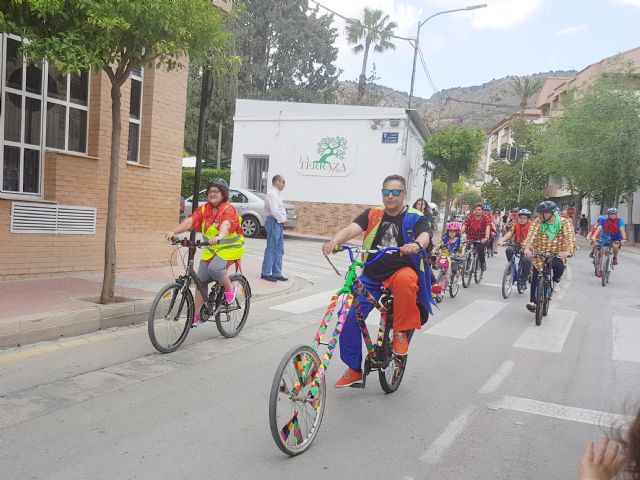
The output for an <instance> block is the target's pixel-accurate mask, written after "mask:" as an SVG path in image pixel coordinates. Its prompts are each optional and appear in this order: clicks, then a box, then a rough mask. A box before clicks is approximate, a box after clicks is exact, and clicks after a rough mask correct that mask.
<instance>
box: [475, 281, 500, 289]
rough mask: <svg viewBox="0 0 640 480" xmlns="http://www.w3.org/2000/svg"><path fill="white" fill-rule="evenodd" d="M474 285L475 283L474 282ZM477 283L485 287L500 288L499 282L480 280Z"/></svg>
mask: <svg viewBox="0 0 640 480" xmlns="http://www.w3.org/2000/svg"><path fill="white" fill-rule="evenodd" d="M474 285H475V284H474ZM478 285H480V286H485V287H497V288H502V284H499V283H488V282H480V283H479V284H478Z"/></svg>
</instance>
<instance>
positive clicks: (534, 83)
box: [510, 76, 545, 119]
mask: <svg viewBox="0 0 640 480" xmlns="http://www.w3.org/2000/svg"><path fill="white" fill-rule="evenodd" d="M544 82H545V80H544V79H542V78H533V77H531V76H527V77H515V78H512V79H511V81H510V83H511V90H512V91H513V93H515V94H516V95H517V97H518V98H519V99H520V105H519V106H520V117H521V118H522V119H524V111H525V110H526V109H527V105H528V104H529V99H530V98H531V97H533V96H534V95H535V94H536V93H538V92H539V91H540V89H541V88H542V86H543V85H544Z"/></svg>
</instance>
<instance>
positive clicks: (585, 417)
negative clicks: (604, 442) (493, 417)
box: [487, 395, 632, 428]
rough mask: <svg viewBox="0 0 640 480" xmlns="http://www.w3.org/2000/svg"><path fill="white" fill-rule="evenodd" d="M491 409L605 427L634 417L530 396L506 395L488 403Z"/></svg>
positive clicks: (624, 422)
mask: <svg viewBox="0 0 640 480" xmlns="http://www.w3.org/2000/svg"><path fill="white" fill-rule="evenodd" d="M487 407H488V408H489V410H513V411H516V412H523V413H532V414H534V415H542V416H544V417H551V418H559V419H561V420H570V421H572V422H580V423H587V424H590V425H597V426H599V427H603V428H609V427H612V426H616V425H621V424H626V423H628V422H631V421H632V417H628V416H626V415H620V414H616V413H609V412H601V411H598V410H587V409H586V408H578V407H568V406H565V405H558V404H557V403H548V402H541V401H538V400H531V399H529V398H520V397H512V396H510V395H505V396H504V397H503V398H502V400H501V401H500V402H498V403H489V404H487Z"/></svg>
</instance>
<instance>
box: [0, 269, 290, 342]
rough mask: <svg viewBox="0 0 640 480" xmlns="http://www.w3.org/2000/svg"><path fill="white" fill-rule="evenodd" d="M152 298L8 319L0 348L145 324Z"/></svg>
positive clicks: (260, 295)
mask: <svg viewBox="0 0 640 480" xmlns="http://www.w3.org/2000/svg"><path fill="white" fill-rule="evenodd" d="M297 286H298V280H297V278H295V277H292V278H291V279H290V280H289V282H287V286H286V288H284V289H282V290H279V291H277V292H272V293H258V294H255V293H254V294H253V295H252V298H254V299H260V298H263V297H268V296H271V295H281V294H284V293H287V292H289V291H291V290H293V289H294V288H296V287H297ZM154 297H155V296H154ZM154 297H151V298H145V299H140V300H134V301H131V302H122V303H112V304H109V305H95V306H91V307H83V308H77V309H74V310H63V311H58V312H53V313H41V314H37V315H27V316H23V317H16V318H13V319H11V323H6V324H3V323H0V348H9V347H21V346H25V345H29V344H32V343H37V342H44V341H50V340H59V339H60V338H66V337H75V336H78V335H85V334H87V333H93V332H97V331H100V330H104V329H107V328H113V327H124V326H128V325H135V324H137V323H143V322H145V321H147V318H148V314H149V310H150V308H151V303H152V302H153V298H154Z"/></svg>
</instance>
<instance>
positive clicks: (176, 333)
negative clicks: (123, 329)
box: [148, 238, 251, 353]
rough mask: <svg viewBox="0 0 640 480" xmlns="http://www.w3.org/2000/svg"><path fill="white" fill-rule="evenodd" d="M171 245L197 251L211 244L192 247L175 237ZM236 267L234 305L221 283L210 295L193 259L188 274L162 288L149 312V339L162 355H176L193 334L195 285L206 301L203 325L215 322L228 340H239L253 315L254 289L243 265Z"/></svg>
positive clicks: (202, 315) (214, 284) (232, 279)
mask: <svg viewBox="0 0 640 480" xmlns="http://www.w3.org/2000/svg"><path fill="white" fill-rule="evenodd" d="M171 243H172V244H173V245H179V246H182V247H189V246H191V247H194V248H204V247H207V246H208V245H209V244H208V243H206V241H204V242H201V241H199V240H197V241H196V242H194V243H193V244H190V242H189V240H188V239H183V240H181V239H179V238H172V239H171ZM235 267H236V273H234V274H232V275H230V276H229V279H230V280H231V283H232V284H233V285H234V286H235V287H236V290H237V293H236V298H235V300H234V301H233V302H231V304H229V303H227V301H226V299H225V295H224V288H223V287H222V285H221V284H220V283H219V282H213V286H212V287H211V290H210V291H209V292H207V284H206V283H203V282H201V281H200V279H199V278H198V275H197V274H196V272H195V270H194V269H193V259H191V260H189V261H188V263H187V265H186V267H185V273H184V275H181V276H179V277H178V278H176V280H175V282H172V283H169V284H168V285H166V286H164V287H162V289H161V290H160V291H159V292H158V294H157V295H156V297H155V298H154V300H153V303H152V304H151V309H150V310H149V323H148V331H149V339H150V340H151V343H152V344H153V346H154V347H155V348H156V350H158V351H159V352H161V353H170V352H174V351H176V350H177V349H178V348H179V347H180V345H182V343H183V342H184V341H185V339H186V338H187V335H189V330H191V328H192V327H193V317H194V314H195V302H194V299H193V293H192V292H191V286H192V285H195V288H197V289H198V291H199V292H200V295H202V298H203V299H205V301H204V303H203V305H202V307H201V308H200V312H199V316H200V322H207V321H210V320H211V319H215V322H216V326H217V327H218V331H219V332H220V334H221V335H223V336H225V337H227V338H232V337H235V336H236V335H238V333H240V331H241V330H242V329H243V328H244V325H245V323H246V322H247V317H248V316H249V307H250V306H251V286H250V285H249V281H248V280H247V278H246V277H245V276H244V275H242V273H241V271H240V267H239V262H235Z"/></svg>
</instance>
